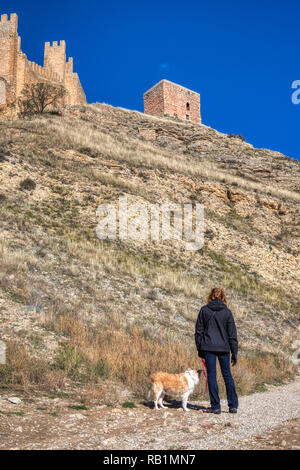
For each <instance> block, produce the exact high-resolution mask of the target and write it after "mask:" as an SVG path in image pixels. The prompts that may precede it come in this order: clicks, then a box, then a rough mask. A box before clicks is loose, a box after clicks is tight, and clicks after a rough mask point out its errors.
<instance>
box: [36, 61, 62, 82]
mask: <svg viewBox="0 0 300 470" xmlns="http://www.w3.org/2000/svg"><path fill="white" fill-rule="evenodd" d="M28 65H29V67H30V69H31V70H32V72H34V73H36V74H38V75H39V76H40V77H41V78H45V79H46V80H51V81H52V82H57V83H59V84H61V85H62V84H63V83H62V81H61V79H60V77H59V76H58V75H57V73H55V72H52V71H51V70H46V69H44V67H42V66H41V65H38V64H36V63H35V62H31V61H30V60H28Z"/></svg>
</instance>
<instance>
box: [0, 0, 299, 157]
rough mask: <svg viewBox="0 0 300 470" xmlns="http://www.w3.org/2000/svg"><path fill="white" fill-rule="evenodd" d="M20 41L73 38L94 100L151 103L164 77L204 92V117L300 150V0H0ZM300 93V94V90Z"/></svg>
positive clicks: (267, 144)
mask: <svg viewBox="0 0 300 470" xmlns="http://www.w3.org/2000/svg"><path fill="white" fill-rule="evenodd" d="M0 10H1V13H12V12H13V13H17V14H18V15H19V34H20V35H21V37H22V50H23V52H25V53H26V54H27V56H28V57H29V59H30V60H33V61H35V62H38V63H40V64H41V63H42V59H43V43H44V42H45V41H55V40H60V39H65V40H66V41H67V54H68V55H69V56H73V57H74V69H75V71H77V72H78V73H79V76H80V79H81V82H82V85H83V87H84V90H85V92H86V95H87V99H88V101H89V102H95V101H98V102H105V103H109V104H111V105H113V106H121V107H124V108H129V109H136V110H139V111H143V93H144V92H145V91H146V90H147V89H149V88H150V87H151V86H153V85H154V84H155V83H156V82H158V81H159V80H161V79H162V78H166V79H168V80H171V81H174V82H176V83H179V84H181V85H183V86H186V87H188V88H191V89H192V90H195V91H197V92H199V93H200V95H201V113H202V119H203V123H204V124H206V125H208V126H211V127H213V128H215V129H218V130H219V131H221V132H228V133H233V134H242V135H243V136H244V137H246V139H247V141H248V142H250V143H252V144H253V145H254V146H256V147H262V148H270V149H272V150H278V151H280V152H282V153H284V154H286V155H288V156H290V157H293V158H297V159H300V133H299V122H300V104H298V105H295V104H293V103H292V100H291V95H292V92H293V90H292V88H291V86H292V82H293V81H294V80H300V47H299V45H300V3H299V1H298V2H297V1H295V0H294V1H289V0H286V1H283V0H281V1H277V0H272V1H271V0H261V1H256V0H252V1H250V0H243V1H241V0H239V1H221V0H218V1H214V0H210V1H209V0H206V1H205V2H203V1H201V0H198V1H197V0H185V1H178V0H172V1H169V0H160V1H157V0H153V1H151V2H150V1H143V0H140V1H126V0H124V1H120V0H118V1H113V0H111V1H108V0H103V1H102V0H98V1H90V0H86V1H85V2H79V1H76V0H73V1H69V0H64V1H57V0H51V2H49V1H48V2H40V1H25V2H24V0H23V1H14V0H11V1H6V0H3V1H1V6H0ZM299 97H300V94H299Z"/></svg>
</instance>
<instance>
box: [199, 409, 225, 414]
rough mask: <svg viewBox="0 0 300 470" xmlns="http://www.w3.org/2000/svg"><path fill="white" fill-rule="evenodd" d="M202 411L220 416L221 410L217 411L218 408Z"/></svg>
mask: <svg viewBox="0 0 300 470" xmlns="http://www.w3.org/2000/svg"><path fill="white" fill-rule="evenodd" d="M203 411H204V413H213V414H215V415H220V414H221V410H220V409H218V408H206V409H205V410H203Z"/></svg>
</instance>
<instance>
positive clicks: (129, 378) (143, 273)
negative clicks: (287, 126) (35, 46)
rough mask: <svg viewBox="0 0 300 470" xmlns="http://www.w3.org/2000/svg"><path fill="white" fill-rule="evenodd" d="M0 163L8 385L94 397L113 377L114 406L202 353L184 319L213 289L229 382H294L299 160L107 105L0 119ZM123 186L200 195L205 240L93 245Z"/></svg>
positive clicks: (129, 191) (1, 307)
mask: <svg viewBox="0 0 300 470" xmlns="http://www.w3.org/2000/svg"><path fill="white" fill-rule="evenodd" d="M0 161H1V163H0V178H1V188H0V211H1V227H0V229H1V232H0V237H1V238H0V250H1V267H0V314H1V336H2V339H4V340H7V341H8V358H9V364H8V365H7V366H6V368H2V369H1V371H0V377H1V378H2V383H4V384H5V386H6V387H19V388H20V387H21V388H22V390H25V391H26V390H29V389H30V387H31V386H34V387H41V389H44V390H47V391H49V390H51V391H53V390H65V389H66V387H67V388H68V387H69V388H70V387H71V388H72V387H73V385H74V380H75V382H76V381H77V383H84V384H88V386H89V387H90V385H89V384H90V383H93V384H96V385H97V384H98V385H97V386H99V387H100V388H101V387H102V388H101V390H102V391H101V397H102V399H103V400H105V398H103V397H104V393H103V390H106V388H107V387H108V384H111V383H114V386H115V398H114V399H115V400H116V401H120V400H121V399H122V398H121V397H123V398H124V397H125V398H126V397H129V396H131V397H132V396H135V397H136V396H143V394H144V392H145V390H146V389H147V387H148V377H149V373H150V372H151V371H153V370H156V368H163V367H164V368H166V369H168V370H169V371H178V370H182V368H186V367H187V366H189V365H197V364H198V363H199V362H198V359H197V355H196V354H195V351H194V338H193V335H194V323H195V319H196V317H197V314H198V311H199V308H200V306H201V305H202V304H203V303H205V301H206V296H207V294H208V290H209V289H210V287H212V286H214V285H220V286H222V287H223V288H224V289H225V290H226V293H227V297H228V304H229V307H230V308H231V309H232V311H233V313H234V315H235V318H236V322H237V326H238V332H239V340H240V348H241V353H240V357H241V360H240V361H239V364H238V366H237V368H236V369H235V377H236V380H237V382H238V387H239V390H240V391H241V392H243V393H250V392H252V391H254V390H257V389H258V387H261V386H262V384H263V383H265V382H274V381H275V382H278V381H282V380H285V379H286V378H290V377H291V375H292V365H291V364H290V362H289V361H287V357H288V356H290V354H291V351H292V349H291V345H292V342H293V340H294V339H297V338H298V337H299V295H298V294H299V277H300V276H299V268H298V266H299V229H298V221H299V201H300V192H299V176H300V164H299V162H298V161H296V160H293V159H289V158H287V157H285V156H284V155H282V154H280V153H278V152H272V151H270V150H266V149H255V148H253V147H252V146H251V145H250V144H249V143H246V142H243V141H242V140H241V139H240V138H237V137H234V136H228V135H226V134H222V133H220V132H217V131H216V130H213V129H211V128H209V127H206V126H204V125H197V124H192V123H191V122H184V121H179V120H176V119H175V118H174V119H167V118H155V117H150V116H146V115H143V114H141V113H138V112H133V111H128V110H123V109H119V108H113V107H110V106H108V105H103V104H96V105H89V106H81V107H70V108H68V109H66V110H64V111H63V112H62V115H61V116H59V115H44V116H41V117H36V118H33V119H26V120H15V121H2V122H0ZM28 178H29V180H28ZM120 194H126V195H127V196H128V200H129V201H130V202H142V203H143V204H149V203H163V202H166V201H172V202H176V203H187V202H194V203H195V202H199V203H202V204H204V206H205V243H204V247H203V248H202V249H201V250H199V251H196V252H193V251H187V250H185V249H184V245H183V243H182V242H180V241H174V240H173V241H172V240H169V241H159V242H155V241H151V240H149V241H145V242H141V241H133V240H123V241H121V240H116V241H110V242H107V241H106V242H103V241H100V240H99V239H98V238H97V237H96V226H97V217H96V209H97V207H98V206H99V204H101V203H103V202H106V203H107V202H113V203H115V202H116V201H117V200H118V197H119V195H120ZM62 339H63V340H65V341H64V342H63V343H61V340H62ZM37 364H38V372H34V373H33V370H35V371H36V370H37ZM48 368H49V370H48ZM20 370H22V373H20ZM1 374H2V375H1ZM109 387H111V385H109ZM96 388H97V387H96ZM95 393H96V392H95ZM110 400H112V398H111V397H110Z"/></svg>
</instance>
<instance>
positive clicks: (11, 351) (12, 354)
mask: <svg viewBox="0 0 300 470" xmlns="http://www.w3.org/2000/svg"><path fill="white" fill-rule="evenodd" d="M6 357H7V363H6V364H5V365H1V367H0V388H11V387H13V388H14V389H18V390H22V391H24V392H25V393H27V392H30V390H32V389H33V388H38V389H39V390H42V391H45V392H48V391H50V390H54V389H57V388H59V389H61V388H63V387H64V385H65V378H66V372H65V371H62V370H59V369H54V368H53V367H52V365H51V364H50V363H49V362H48V361H46V360H43V359H41V358H38V357H35V356H33V355H32V354H31V353H30V352H29V351H28V349H27V348H26V347H25V346H24V345H22V344H20V343H18V342H16V341H8V342H7V343H6Z"/></svg>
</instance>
